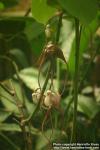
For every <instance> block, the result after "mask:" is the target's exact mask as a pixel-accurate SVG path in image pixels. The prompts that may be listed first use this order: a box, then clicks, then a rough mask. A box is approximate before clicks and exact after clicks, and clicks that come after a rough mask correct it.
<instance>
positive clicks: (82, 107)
mask: <svg viewBox="0 0 100 150" xmlns="http://www.w3.org/2000/svg"><path fill="white" fill-rule="evenodd" d="M78 111H80V112H82V113H84V114H86V115H87V116H88V117H89V118H91V119H93V118H94V117H95V115H96V114H97V113H98V112H100V105H99V104H97V103H96V102H95V100H94V99H92V98H90V97H87V96H83V95H79V97H78Z"/></svg>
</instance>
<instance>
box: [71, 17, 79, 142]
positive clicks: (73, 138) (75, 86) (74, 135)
mask: <svg viewBox="0 0 100 150" xmlns="http://www.w3.org/2000/svg"><path fill="white" fill-rule="evenodd" d="M75 40H76V41H75V72H74V81H73V90H74V95H73V98H74V110H73V127H72V135H71V143H76V141H77V105H78V79H79V48H80V28H79V20H78V19H77V18H75Z"/></svg>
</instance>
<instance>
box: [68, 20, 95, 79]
mask: <svg viewBox="0 0 100 150" xmlns="http://www.w3.org/2000/svg"><path fill="white" fill-rule="evenodd" d="M97 28H98V20H97V17H96V18H95V19H94V20H93V21H92V22H91V23H90V24H89V25H87V26H86V27H83V29H82V32H81V41H80V63H82V56H83V53H84V52H86V50H87V47H88V43H89V40H90V37H91V34H93V33H95V31H96V29H97ZM68 65H69V71H70V74H71V75H72V76H73V73H74V69H75V66H74V65H75V39H74V40H73V43H72V47H71V50H70V56H69V60H68Z"/></svg>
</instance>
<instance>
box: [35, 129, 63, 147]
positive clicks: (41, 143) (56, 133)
mask: <svg viewBox="0 0 100 150" xmlns="http://www.w3.org/2000/svg"><path fill="white" fill-rule="evenodd" d="M64 136H65V135H61V131H60V130H55V129H54V130H53V133H52V130H51V129H49V130H47V131H45V132H44V133H43V134H41V135H40V136H39V137H38V139H37V143H36V149H37V150H42V149H43V148H45V149H48V148H47V147H46V146H47V145H48V139H50V141H51V142H56V140H57V139H61V138H63V137H64ZM46 137H47V138H48V139H47V138H46ZM50 137H51V138H50Z"/></svg>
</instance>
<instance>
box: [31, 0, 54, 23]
mask: <svg viewBox="0 0 100 150" xmlns="http://www.w3.org/2000/svg"><path fill="white" fill-rule="evenodd" d="M55 12H56V8H53V7H51V6H49V5H47V0H37V1H36V0H32V15H33V17H34V18H35V19H36V20H37V21H38V22H40V23H43V24H46V23H47V21H48V20H49V19H50V18H51V17H52V16H53V15H54V14H55Z"/></svg>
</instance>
